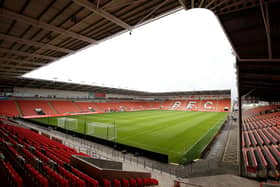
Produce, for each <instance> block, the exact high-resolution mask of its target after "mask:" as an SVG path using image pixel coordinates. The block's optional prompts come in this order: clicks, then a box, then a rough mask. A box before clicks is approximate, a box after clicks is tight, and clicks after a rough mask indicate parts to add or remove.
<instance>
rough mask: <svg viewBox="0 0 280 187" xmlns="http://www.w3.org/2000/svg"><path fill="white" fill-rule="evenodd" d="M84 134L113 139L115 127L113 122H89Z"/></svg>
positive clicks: (115, 132) (115, 131)
mask: <svg viewBox="0 0 280 187" xmlns="http://www.w3.org/2000/svg"><path fill="white" fill-rule="evenodd" d="M86 134H87V135H90V136H94V137H97V138H102V139H106V140H110V141H113V140H116V138H117V128H116V126H115V125H113V124H107V123H99V122H90V123H87V127H86Z"/></svg>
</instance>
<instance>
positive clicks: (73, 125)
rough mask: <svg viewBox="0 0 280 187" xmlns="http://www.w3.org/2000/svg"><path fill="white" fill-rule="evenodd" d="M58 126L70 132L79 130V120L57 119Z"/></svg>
mask: <svg viewBox="0 0 280 187" xmlns="http://www.w3.org/2000/svg"><path fill="white" fill-rule="evenodd" d="M57 126H58V127H61V128H64V129H68V130H77V129H78V120H77V119H74V118H68V117H63V118H57Z"/></svg>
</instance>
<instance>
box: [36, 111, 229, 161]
mask: <svg viewBox="0 0 280 187" xmlns="http://www.w3.org/2000/svg"><path fill="white" fill-rule="evenodd" d="M226 117H227V113H223V112H186V111H168V110H150V111H135V112H115V113H102V114H91V115H79V116H67V117H65V119H66V118H70V119H71V120H70V122H69V120H68V121H67V122H69V123H70V126H69V125H68V127H67V126H64V128H68V130H72V131H76V132H79V133H86V134H88V135H92V136H95V135H96V136H98V133H99V136H98V137H101V138H104V139H106V138H108V135H109V136H110V137H113V138H114V137H116V139H114V140H113V139H111V140H112V141H116V142H119V143H122V144H126V145H129V146H133V147H137V148H142V149H145V150H149V151H153V152H157V153H162V154H167V155H168V158H169V162H176V163H184V162H186V161H189V160H192V159H196V158H199V157H200V156H201V152H202V151H203V149H204V148H205V147H206V146H207V145H208V143H209V142H210V141H211V139H212V138H213V136H215V134H216V133H217V132H218V130H219V129H220V127H221V126H222V124H223V122H224V121H225V119H226ZM61 119H62V120H61ZM73 119H74V120H73ZM32 120H34V121H38V122H41V123H45V124H49V125H54V126H61V127H63V126H62V125H63V122H61V121H63V118H62V117H49V118H36V119H32ZM59 121H60V122H59ZM92 124H94V127H95V128H94V129H93V130H92V127H90V126H91V125H92ZM96 124H97V125H96ZM102 125H104V128H103V129H102V128H101V127H102ZM115 126H116V128H114V127H115ZM89 131H90V132H89ZM115 134H116V136H115Z"/></svg>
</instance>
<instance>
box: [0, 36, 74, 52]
mask: <svg viewBox="0 0 280 187" xmlns="http://www.w3.org/2000/svg"><path fill="white" fill-rule="evenodd" d="M0 38H3V39H4V40H9V41H12V42H18V43H23V44H26V45H33V46H35V47H40V48H46V49H51V50H56V51H60V52H64V53H74V51H73V50H70V49H66V48H61V47H57V46H54V45H50V44H45V43H40V42H35V41H32V40H26V39H23V38H18V37H15V36H10V35H5V34H1V33H0Z"/></svg>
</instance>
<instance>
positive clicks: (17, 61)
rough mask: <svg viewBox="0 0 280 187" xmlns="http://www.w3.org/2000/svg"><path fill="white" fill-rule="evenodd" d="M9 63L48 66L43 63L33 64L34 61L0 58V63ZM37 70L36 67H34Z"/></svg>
mask: <svg viewBox="0 0 280 187" xmlns="http://www.w3.org/2000/svg"><path fill="white" fill-rule="evenodd" d="M1 60H2V61H8V62H15V63H18V64H29V65H34V66H36V65H46V64H47V63H43V62H33V61H27V60H18V59H11V58H5V57H0V61H1ZM34 68H35V67H34Z"/></svg>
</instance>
